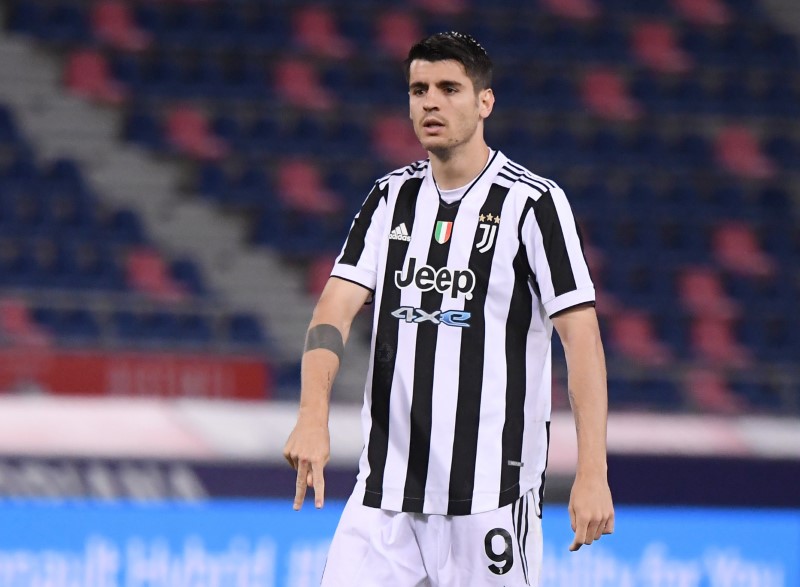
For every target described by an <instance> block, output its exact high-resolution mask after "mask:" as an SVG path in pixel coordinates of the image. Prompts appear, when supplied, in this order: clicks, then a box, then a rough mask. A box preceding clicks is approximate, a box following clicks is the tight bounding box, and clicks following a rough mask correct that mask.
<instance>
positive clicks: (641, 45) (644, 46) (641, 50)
mask: <svg viewBox="0 0 800 587" xmlns="http://www.w3.org/2000/svg"><path fill="white" fill-rule="evenodd" d="M631 42H632V45H633V52H634V54H635V55H636V58H637V59H638V60H639V62H640V63H642V64H643V65H645V66H647V67H649V68H651V69H653V70H655V71H658V72H660V73H684V72H686V71H688V70H689V69H690V67H691V66H692V60H691V58H690V57H689V55H687V54H686V52H685V51H684V50H683V49H681V47H680V45H679V44H678V40H677V38H676V35H675V31H674V30H673V29H672V27H670V26H669V24H667V23H666V22H660V21H649V22H642V23H639V24H638V25H636V27H635V28H634V30H633V34H632V36H631Z"/></svg>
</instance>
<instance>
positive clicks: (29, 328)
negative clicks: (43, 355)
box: [0, 298, 50, 347]
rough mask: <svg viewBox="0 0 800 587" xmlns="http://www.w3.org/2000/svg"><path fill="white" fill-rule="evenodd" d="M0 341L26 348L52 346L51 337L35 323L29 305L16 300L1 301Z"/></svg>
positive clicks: (6, 299)
mask: <svg viewBox="0 0 800 587" xmlns="http://www.w3.org/2000/svg"><path fill="white" fill-rule="evenodd" d="M0 339H2V340H3V342H5V343H9V344H12V345H15V346H25V347H37V346H47V345H49V344H50V337H49V336H48V334H47V333H46V332H44V331H43V330H42V328H41V327H39V325H38V324H36V322H34V320H33V317H32V316H31V312H30V309H29V308H28V305H27V304H26V303H25V302H24V301H23V300H19V299H16V298H2V299H0Z"/></svg>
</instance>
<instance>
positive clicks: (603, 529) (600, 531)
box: [594, 522, 606, 540]
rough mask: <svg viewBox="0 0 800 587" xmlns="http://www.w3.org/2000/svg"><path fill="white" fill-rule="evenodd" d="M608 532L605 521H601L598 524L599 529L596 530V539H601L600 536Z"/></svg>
mask: <svg viewBox="0 0 800 587" xmlns="http://www.w3.org/2000/svg"><path fill="white" fill-rule="evenodd" d="M605 533H606V524H605V522H600V523H599V524H598V525H597V529H596V530H595V531H594V539H595V540H600V537H601V536H602V535H603V534H605Z"/></svg>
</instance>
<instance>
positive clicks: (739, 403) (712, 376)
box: [683, 368, 747, 414]
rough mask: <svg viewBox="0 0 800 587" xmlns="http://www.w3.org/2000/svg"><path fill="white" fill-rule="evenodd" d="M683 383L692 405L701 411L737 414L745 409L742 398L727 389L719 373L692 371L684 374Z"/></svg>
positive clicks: (711, 370) (705, 370)
mask: <svg viewBox="0 0 800 587" xmlns="http://www.w3.org/2000/svg"><path fill="white" fill-rule="evenodd" d="M683 383H684V386H685V388H686V391H687V392H688V395H689V397H690V398H692V400H693V403H694V405H695V406H696V407H697V408H699V409H701V410H703V411H709V412H714V413H721V414H738V413H741V412H743V411H744V410H745V408H746V407H747V406H745V405H744V401H743V400H742V398H741V397H739V396H737V395H735V394H734V393H733V392H732V391H731V390H730V389H729V388H728V384H727V382H726V381H725V377H724V376H723V374H722V373H720V372H719V371H716V370H713V369H702V368H698V369H692V370H691V371H689V372H688V373H686V375H685V378H684V381H683Z"/></svg>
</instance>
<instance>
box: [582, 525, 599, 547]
mask: <svg viewBox="0 0 800 587" xmlns="http://www.w3.org/2000/svg"><path fill="white" fill-rule="evenodd" d="M601 528H602V523H601V522H589V525H588V526H587V528H586V540H584V542H583V543H584V544H591V543H592V542H594V541H595V540H597V539H599V538H600V534H601V533H602V530H601Z"/></svg>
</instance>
